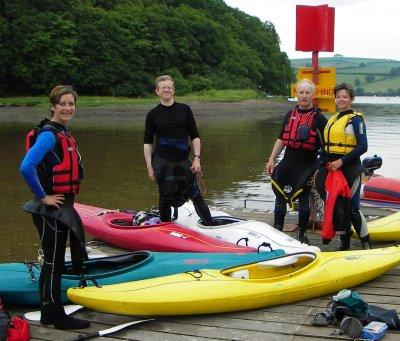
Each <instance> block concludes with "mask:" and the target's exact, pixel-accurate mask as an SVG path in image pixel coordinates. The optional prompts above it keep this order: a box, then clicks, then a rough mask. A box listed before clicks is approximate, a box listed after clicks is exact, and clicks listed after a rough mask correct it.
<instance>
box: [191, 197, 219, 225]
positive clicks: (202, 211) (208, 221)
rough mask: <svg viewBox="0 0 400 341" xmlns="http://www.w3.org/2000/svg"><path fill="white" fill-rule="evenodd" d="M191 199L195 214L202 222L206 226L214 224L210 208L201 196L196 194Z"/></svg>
mask: <svg viewBox="0 0 400 341" xmlns="http://www.w3.org/2000/svg"><path fill="white" fill-rule="evenodd" d="M191 199H192V201H193V205H194V209H195V210H196V213H197V215H198V216H199V217H200V218H201V221H202V223H203V224H204V225H206V226H212V225H214V222H213V219H212V217H211V213H210V209H209V208H208V206H207V204H206V202H205V201H204V199H203V196H202V195H201V194H198V195H196V196H195V197H193V198H191Z"/></svg>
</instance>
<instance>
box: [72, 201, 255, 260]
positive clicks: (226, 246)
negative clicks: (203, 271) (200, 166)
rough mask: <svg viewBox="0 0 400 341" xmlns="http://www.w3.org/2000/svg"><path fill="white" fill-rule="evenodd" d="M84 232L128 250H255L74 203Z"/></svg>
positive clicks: (177, 228) (175, 227)
mask: <svg viewBox="0 0 400 341" xmlns="http://www.w3.org/2000/svg"><path fill="white" fill-rule="evenodd" d="M75 209H76V210H77V211H78V213H79V216H80V217H81V219H82V222H83V226H84V229H85V231H86V232H87V233H88V234H90V235H92V236H93V237H94V238H96V239H98V240H101V241H104V242H106V243H109V244H111V245H115V246H118V247H121V248H123V249H126V250H132V251H138V250H149V251H161V252H163V251H168V252H208V253H215V252H220V253H242V252H255V251H256V249H255V248H251V247H245V246H241V245H236V244H232V243H229V242H226V241H223V240H219V239H216V238H213V237H209V236H206V235H204V234H202V233H199V232H196V231H192V230H189V229H186V228H183V227H181V226H179V225H177V224H175V223H172V222H171V223H159V224H154V225H142V226H134V225H133V218H134V216H133V215H132V214H131V213H126V212H120V211H118V210H111V209H106V208H101V207H96V206H89V205H82V204H79V203H75Z"/></svg>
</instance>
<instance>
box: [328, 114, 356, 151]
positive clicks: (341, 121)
mask: <svg viewBox="0 0 400 341" xmlns="http://www.w3.org/2000/svg"><path fill="white" fill-rule="evenodd" d="M338 116H339V113H337V114H335V115H333V116H332V117H331V118H330V119H329V120H328V123H327V124H326V127H325V130H324V142H325V143H324V150H325V152H327V153H328V154H343V155H344V154H348V153H350V152H351V151H352V150H353V149H354V148H355V147H356V145H357V141H356V137H355V135H349V134H346V127H347V126H348V124H349V121H350V120H351V119H352V118H353V117H355V116H361V117H362V118H363V119H364V116H363V114H361V113H359V112H353V113H350V114H346V115H343V116H342V117H340V118H338Z"/></svg>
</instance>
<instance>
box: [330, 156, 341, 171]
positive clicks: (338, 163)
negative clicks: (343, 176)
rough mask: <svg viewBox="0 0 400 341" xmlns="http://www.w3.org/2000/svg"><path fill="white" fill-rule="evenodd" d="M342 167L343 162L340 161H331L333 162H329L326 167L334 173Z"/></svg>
mask: <svg viewBox="0 0 400 341" xmlns="http://www.w3.org/2000/svg"><path fill="white" fill-rule="evenodd" d="M342 166H343V161H342V160H341V159H337V160H336V161H333V162H331V163H330V164H329V165H328V168H329V169H330V170H331V171H332V172H334V171H337V170H338V169H339V168H340V167H342Z"/></svg>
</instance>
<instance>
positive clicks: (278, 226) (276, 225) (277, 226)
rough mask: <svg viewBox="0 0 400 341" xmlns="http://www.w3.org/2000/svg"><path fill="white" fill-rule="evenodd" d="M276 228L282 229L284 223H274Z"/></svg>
mask: <svg viewBox="0 0 400 341" xmlns="http://www.w3.org/2000/svg"><path fill="white" fill-rule="evenodd" d="M274 228H276V229H277V230H278V231H282V230H283V225H282V224H274Z"/></svg>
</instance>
